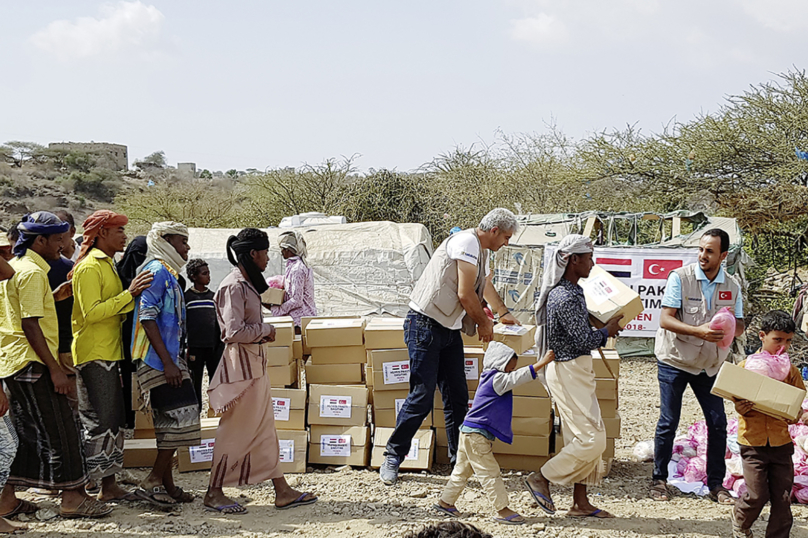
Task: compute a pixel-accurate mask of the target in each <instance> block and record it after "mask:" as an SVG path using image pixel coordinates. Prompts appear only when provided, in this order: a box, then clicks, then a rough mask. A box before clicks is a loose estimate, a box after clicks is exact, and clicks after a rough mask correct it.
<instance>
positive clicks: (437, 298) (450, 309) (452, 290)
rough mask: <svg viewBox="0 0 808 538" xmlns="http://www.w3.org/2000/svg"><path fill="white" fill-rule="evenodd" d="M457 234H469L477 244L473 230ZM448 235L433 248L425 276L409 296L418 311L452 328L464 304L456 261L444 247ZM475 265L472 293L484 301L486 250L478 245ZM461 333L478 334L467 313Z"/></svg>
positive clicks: (478, 240) (478, 239)
mask: <svg viewBox="0 0 808 538" xmlns="http://www.w3.org/2000/svg"><path fill="white" fill-rule="evenodd" d="M457 233H458V234H468V233H470V234H472V235H473V236H474V239H476V240H477V244H478V245H480V238H479V237H477V234H476V233H475V230H474V229H473V228H472V229H470V230H463V231H462V232H457ZM452 237H454V236H449V237H448V238H446V240H444V241H443V243H441V244H440V246H439V247H438V248H437V249H435V253H434V254H433V255H432V259H430V260H429V263H428V264H427V266H426V268H425V269H424V273H423V274H422V275H421V278H419V279H418V282H416V283H415V287H414V288H413V290H412V295H410V300H411V301H412V302H414V303H415V304H417V305H418V307H419V308H420V309H421V311H422V312H423V313H424V314H425V315H427V316H428V317H430V318H432V319H434V320H435V321H437V322H438V323H440V324H441V325H443V326H444V327H447V328H448V327H451V326H452V324H453V323H454V322H455V320H456V319H457V318H458V316H460V314H461V313H462V312H463V305H462V304H460V299H459V298H458V297H457V260H453V259H451V258H450V257H449V254H448V253H447V252H446V244H447V243H448V241H449V239H451V238H452ZM479 262H480V263H479V264H478V265H477V281H476V282H475V283H474V290H475V291H476V292H477V296H478V297H479V298H480V302H481V303H482V300H483V292H484V291H485V268H486V267H487V266H488V249H484V248H483V247H482V245H480V258H479ZM462 330H463V332H464V333H466V334H467V335H469V336H474V334H475V333H476V332H477V325H476V324H475V323H474V320H472V319H471V316H469V315H468V314H467V315H466V316H464V317H463V329H462Z"/></svg>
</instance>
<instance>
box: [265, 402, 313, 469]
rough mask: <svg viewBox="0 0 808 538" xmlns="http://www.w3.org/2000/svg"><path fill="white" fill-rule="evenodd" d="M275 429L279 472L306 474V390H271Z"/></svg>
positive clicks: (307, 434) (307, 440) (307, 433)
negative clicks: (279, 462) (279, 460)
mask: <svg viewBox="0 0 808 538" xmlns="http://www.w3.org/2000/svg"><path fill="white" fill-rule="evenodd" d="M272 405H273V407H274V409H275V429H276V431H277V432H278V444H279V445H280V449H281V470H283V472H284V473H305V472H306V461H307V460H306V454H307V452H306V449H307V448H308V444H309V432H308V430H307V429H306V390H305V389H273V390H272Z"/></svg>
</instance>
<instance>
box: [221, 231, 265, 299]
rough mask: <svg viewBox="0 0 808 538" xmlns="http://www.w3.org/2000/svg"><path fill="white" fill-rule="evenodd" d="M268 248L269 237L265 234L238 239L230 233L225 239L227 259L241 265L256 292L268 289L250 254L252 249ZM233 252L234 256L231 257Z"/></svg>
mask: <svg viewBox="0 0 808 538" xmlns="http://www.w3.org/2000/svg"><path fill="white" fill-rule="evenodd" d="M267 249H269V238H268V237H267V236H266V235H262V236H260V237H251V238H249V239H239V238H238V237H236V236H234V235H231V236H230V238H229V239H228V240H227V259H228V260H230V263H231V264H233V265H236V266H238V265H241V266H242V267H243V268H244V272H245V273H247V278H248V279H249V281H250V283H251V284H252V285H253V287H254V288H255V289H256V291H258V293H264V292H265V291H267V290H268V289H269V286H268V285H267V282H266V280H264V275H263V274H261V271H260V270H259V269H258V266H257V265H255V262H254V261H253V259H252V256H250V252H251V251H253V250H267ZM233 253H235V255H236V256H235V258H234V257H233Z"/></svg>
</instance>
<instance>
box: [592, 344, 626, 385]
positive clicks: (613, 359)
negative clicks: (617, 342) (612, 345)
mask: <svg viewBox="0 0 808 538" xmlns="http://www.w3.org/2000/svg"><path fill="white" fill-rule="evenodd" d="M608 351H609V350H604V355H606V361H604V360H603V358H602V357H601V356H600V353H598V351H597V350H594V351H592V369H593V370H594V371H595V377H600V378H604V379H607V378H610V377H613V378H614V379H617V378H618V377H619V376H620V356H619V355H617V353H609V352H608ZM604 362H605V364H604Z"/></svg>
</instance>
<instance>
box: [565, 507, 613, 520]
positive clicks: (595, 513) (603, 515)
mask: <svg viewBox="0 0 808 538" xmlns="http://www.w3.org/2000/svg"><path fill="white" fill-rule="evenodd" d="M567 516H568V517H594V518H598V519H611V518H613V517H614V515H613V514H611V513H609V512H607V511H606V510H600V509H598V508H595V507H594V506H592V505H591V504H590V505H588V506H586V507H583V506H574V507H572V508H570V509H569V510H568V511H567Z"/></svg>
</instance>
